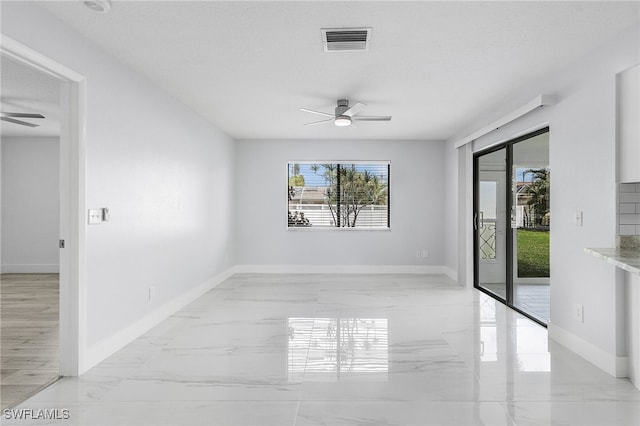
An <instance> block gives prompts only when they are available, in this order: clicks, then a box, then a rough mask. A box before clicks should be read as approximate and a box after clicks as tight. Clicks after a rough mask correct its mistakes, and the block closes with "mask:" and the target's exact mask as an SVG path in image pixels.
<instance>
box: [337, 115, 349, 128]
mask: <svg viewBox="0 0 640 426" xmlns="http://www.w3.org/2000/svg"><path fill="white" fill-rule="evenodd" d="M333 124H335V125H336V126H338V127H346V126H348V125H350V124H351V118H349V117H347V116H346V115H340V116H338V117H336V119H335V120H334V121H333Z"/></svg>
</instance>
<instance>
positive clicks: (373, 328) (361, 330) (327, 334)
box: [288, 318, 389, 382]
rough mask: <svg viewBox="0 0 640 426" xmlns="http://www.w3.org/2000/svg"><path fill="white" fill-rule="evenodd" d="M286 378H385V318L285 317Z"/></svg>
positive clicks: (386, 376) (386, 363)
mask: <svg viewBox="0 0 640 426" xmlns="http://www.w3.org/2000/svg"><path fill="white" fill-rule="evenodd" d="M288 328H289V350H288V376H289V381H293V382H297V381H301V380H302V379H303V378H304V380H305V381H309V380H311V381H337V380H341V379H349V378H351V379H357V380H387V378H388V371H389V342H388V323H387V319H380V318H378V319H371V318H369V319H367V318H289V320H288Z"/></svg>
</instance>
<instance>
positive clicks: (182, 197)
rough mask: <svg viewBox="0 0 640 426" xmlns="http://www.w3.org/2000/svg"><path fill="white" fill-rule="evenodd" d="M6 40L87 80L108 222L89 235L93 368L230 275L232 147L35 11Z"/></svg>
mask: <svg viewBox="0 0 640 426" xmlns="http://www.w3.org/2000/svg"><path fill="white" fill-rule="evenodd" d="M2 32H3V34H6V35H8V36H9V37H11V38H12V39H14V40H16V41H18V42H20V43H22V44H25V45H27V46H28V47H30V48H32V49H34V50H36V51H38V52H39V53H41V54H43V55H46V56H48V57H50V58H52V59H53V60H55V61H57V62H59V63H61V64H63V65H65V66H67V67H69V68H71V69H73V70H74V71H76V72H78V73H80V74H82V75H84V76H85V77H86V78H87V96H88V100H87V102H88V121H87V125H86V134H87V170H88V171H87V202H88V206H87V207H88V208H100V207H109V208H110V209H111V217H112V218H111V221H110V222H107V223H104V224H101V225H97V226H90V227H89V228H88V231H87V245H88V260H87V271H88V277H87V280H88V282H87V306H86V311H87V315H88V318H87V324H86V326H87V341H88V345H89V348H88V351H87V352H88V355H87V356H88V357H89V358H90V359H89V361H88V362H89V364H93V363H96V362H98V361H100V360H101V358H103V357H104V356H107V355H109V353H110V352H111V351H113V350H116V349H118V346H119V345H122V344H124V343H126V342H127V341H128V340H130V339H132V338H135V337H136V333H139V332H142V331H144V327H147V326H150V325H153V321H155V320H160V319H161V315H159V314H154V312H158V311H154V310H156V309H161V308H163V304H165V303H168V304H169V305H170V308H171V307H173V308H176V307H177V306H176V305H171V303H174V301H176V300H184V299H178V298H179V296H181V295H185V294H187V293H189V292H190V291H192V290H194V289H196V288H198V286H199V285H202V284H207V283H212V282H213V281H215V280H216V277H219V276H220V274H225V273H226V271H228V268H230V267H231V266H232V265H233V264H234V259H233V233H232V229H233V226H232V210H233V200H234V198H233V189H232V188H233V164H234V148H233V141H232V140H231V139H230V138H229V137H228V136H226V135H225V134H223V133H221V132H220V131H219V130H218V129H216V128H215V127H213V126H212V125H211V124H210V123H208V122H206V121H205V120H204V119H203V118H202V117H201V116H200V115H198V114H196V113H195V112H193V111H192V110H190V109H187V108H186V107H185V106H184V105H183V104H181V103H179V102H178V101H177V100H175V99H174V98H172V97H170V96H169V95H168V94H166V93H165V92H164V91H163V90H162V89H161V88H159V87H157V86H155V85H154V84H152V83H150V82H149V81H148V80H146V79H145V78H142V77H141V76H139V75H138V74H136V73H135V72H133V71H132V70H130V69H129V68H127V67H126V66H124V65H123V64H121V63H119V62H117V61H116V60H115V59H114V58H112V57H110V56H108V55H106V54H105V53H103V52H102V51H101V50H100V49H99V48H97V47H96V46H94V45H92V44H91V43H90V42H88V41H87V40H85V39H84V38H83V37H81V36H78V35H77V34H76V33H74V32H73V31H71V30H70V29H69V28H68V27H66V26H65V25H64V24H62V22H60V21H58V20H57V19H55V18H53V17H52V16H51V15H49V14H48V13H47V12H45V11H43V10H42V9H40V8H39V7H38V6H37V5H35V4H33V3H31V2H3V4H2ZM222 101H223V100H221V102H222ZM212 280H213V281H212ZM214 284H215V283H214ZM149 287H155V297H154V300H152V301H148V293H149ZM165 307H166V305H165ZM170 308H166V309H163V310H161V312H164V313H167V312H169V311H170V310H171V309H170ZM145 318H153V321H152V320H149V321H146V322H145ZM135 324H145V325H144V326H140V327H138V328H136V327H133V328H132V327H131V326H132V325H135Z"/></svg>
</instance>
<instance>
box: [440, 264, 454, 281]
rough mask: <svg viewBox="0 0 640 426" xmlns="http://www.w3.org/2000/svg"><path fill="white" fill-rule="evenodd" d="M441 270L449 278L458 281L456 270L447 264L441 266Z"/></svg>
mask: <svg viewBox="0 0 640 426" xmlns="http://www.w3.org/2000/svg"><path fill="white" fill-rule="evenodd" d="M442 272H443V273H444V274H445V275H446V276H448V277H449V278H451V279H452V280H453V281H455V282H458V271H456V270H455V269H453V268H449V267H448V266H443V267H442Z"/></svg>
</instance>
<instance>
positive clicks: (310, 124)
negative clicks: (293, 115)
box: [305, 118, 335, 126]
mask: <svg viewBox="0 0 640 426" xmlns="http://www.w3.org/2000/svg"><path fill="white" fill-rule="evenodd" d="M333 120H335V118H330V119H328V120H321V121H314V122H313V123H305V126H314V125H316V124H322V123H329V122H331V121H333Z"/></svg>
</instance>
